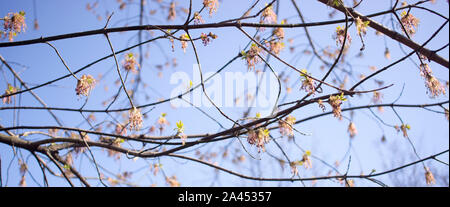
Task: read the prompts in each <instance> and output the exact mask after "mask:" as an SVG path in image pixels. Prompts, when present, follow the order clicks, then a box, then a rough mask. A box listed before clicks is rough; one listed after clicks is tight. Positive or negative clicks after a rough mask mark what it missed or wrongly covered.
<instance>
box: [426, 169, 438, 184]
mask: <svg viewBox="0 0 450 207" xmlns="http://www.w3.org/2000/svg"><path fill="white" fill-rule="evenodd" d="M425 181H426V182H427V185H433V184H436V180H435V179H434V176H433V173H431V171H430V168H428V167H425Z"/></svg>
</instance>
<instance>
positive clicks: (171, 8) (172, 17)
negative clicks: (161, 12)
mask: <svg viewBox="0 0 450 207" xmlns="http://www.w3.org/2000/svg"><path fill="white" fill-rule="evenodd" d="M176 18H177V10H176V4H175V2H174V1H173V2H172V3H170V6H169V16H168V17H167V20H169V21H173V20H175V19H176Z"/></svg>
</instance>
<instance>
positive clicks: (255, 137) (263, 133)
mask: <svg viewBox="0 0 450 207" xmlns="http://www.w3.org/2000/svg"><path fill="white" fill-rule="evenodd" d="M247 141H248V143H249V144H250V145H256V147H257V148H258V152H261V150H262V151H263V152H265V151H266V147H265V144H267V143H269V141H270V137H269V130H268V129H264V128H259V129H257V130H256V131H255V130H250V131H249V132H248V138H247Z"/></svg>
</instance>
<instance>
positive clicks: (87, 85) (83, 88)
mask: <svg viewBox="0 0 450 207" xmlns="http://www.w3.org/2000/svg"><path fill="white" fill-rule="evenodd" d="M95 83H96V81H95V79H94V77H92V75H82V76H81V79H79V80H78V82H77V87H76V88H75V91H76V93H77V95H78V96H80V95H83V96H89V93H90V92H91V90H92V89H94V86H95Z"/></svg>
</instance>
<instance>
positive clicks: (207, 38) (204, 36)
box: [200, 32, 217, 46]
mask: <svg viewBox="0 0 450 207" xmlns="http://www.w3.org/2000/svg"><path fill="white" fill-rule="evenodd" d="M200 38H201V39H202V43H203V45H205V46H207V45H208V44H209V43H210V42H211V38H212V39H213V40H215V39H217V35H215V34H213V33H212V32H210V33H209V34H205V33H202V34H201V35H200Z"/></svg>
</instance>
